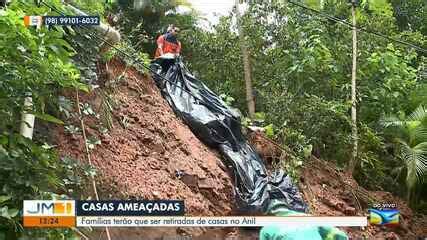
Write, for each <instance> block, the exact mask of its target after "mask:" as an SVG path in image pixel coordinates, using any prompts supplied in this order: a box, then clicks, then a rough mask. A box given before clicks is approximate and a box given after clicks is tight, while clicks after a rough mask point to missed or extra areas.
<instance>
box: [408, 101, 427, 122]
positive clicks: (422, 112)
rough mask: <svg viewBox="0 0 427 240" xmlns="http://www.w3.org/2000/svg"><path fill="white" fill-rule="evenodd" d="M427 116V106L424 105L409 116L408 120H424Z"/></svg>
mask: <svg viewBox="0 0 427 240" xmlns="http://www.w3.org/2000/svg"><path fill="white" fill-rule="evenodd" d="M426 118H427V108H425V107H424V106H423V105H420V106H418V107H417V108H416V109H415V110H414V111H413V112H412V113H411V115H409V117H408V121H419V122H422V121H424V120H425V119H426Z"/></svg>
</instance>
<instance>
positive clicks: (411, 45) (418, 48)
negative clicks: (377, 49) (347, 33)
mask: <svg viewBox="0 0 427 240" xmlns="http://www.w3.org/2000/svg"><path fill="white" fill-rule="evenodd" d="M288 2H289V3H291V4H293V5H295V6H298V7H300V8H303V9H306V10H309V11H311V12H314V13H316V14H318V15H321V16H322V17H325V18H327V19H329V20H331V21H334V22H337V23H341V24H344V25H346V26H347V27H350V28H353V24H351V23H349V22H347V21H345V20H343V19H340V18H337V17H335V16H331V15H328V14H326V13H323V12H322V11H319V10H317V9H313V8H310V7H308V6H306V5H304V4H301V3H296V2H293V1H291V0H288ZM356 30H357V31H361V32H366V33H370V34H373V35H376V36H378V37H382V38H385V39H387V40H390V41H393V42H397V43H399V44H402V45H406V46H408V47H411V48H413V49H415V50H418V51H420V52H424V53H427V49H424V48H422V47H420V46H417V45H414V44H412V43H409V42H405V41H402V40H400V39H395V38H392V37H389V36H387V35H385V34H382V33H378V32H375V31H372V30H369V29H367V28H366V27H356Z"/></svg>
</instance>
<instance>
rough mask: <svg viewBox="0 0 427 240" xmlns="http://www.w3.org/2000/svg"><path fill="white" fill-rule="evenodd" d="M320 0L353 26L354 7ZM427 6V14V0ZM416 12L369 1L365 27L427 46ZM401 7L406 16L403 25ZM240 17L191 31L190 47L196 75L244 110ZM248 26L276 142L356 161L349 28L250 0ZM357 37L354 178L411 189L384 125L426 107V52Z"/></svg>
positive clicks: (258, 93) (361, 12) (256, 78)
mask: <svg viewBox="0 0 427 240" xmlns="http://www.w3.org/2000/svg"><path fill="white" fill-rule="evenodd" d="M313 2H315V3H314V4H313V3H310V2H309V1H307V4H310V5H311V6H312V7H314V8H316V9H320V10H321V11H323V12H325V13H327V14H329V15H332V16H336V17H339V18H341V19H343V20H346V21H350V20H349V19H350V18H349V17H350V16H351V14H350V9H349V5H348V4H347V1H323V2H322V3H323V4H322V5H320V4H318V1H313ZM420 4H422V6H423V7H424V8H425V5H426V4H425V3H420ZM418 8H419V6H415V4H414V5H412V4H406V3H403V2H402V3H398V2H397V1H394V2H393V4H391V3H388V2H386V1H361V5H360V6H359V8H358V10H357V21H358V24H359V26H363V27H364V28H366V29H368V30H372V31H380V33H381V34H385V35H387V36H390V37H392V38H396V39H402V40H404V41H408V42H411V43H413V44H416V45H418V46H420V47H422V48H424V49H425V48H426V47H427V37H426V35H425V33H423V26H421V25H419V23H420V22H422V21H424V20H425V14H424V15H423V14H421V13H419V12H418V11H419V9H418ZM403 9H404V11H406V15H405V16H407V17H408V18H405V19H403V17H402V11H403ZM412 12H413V13H414V14H415V13H416V14H415V15H412ZM399 14H400V15H399ZM421 18H424V19H421ZM233 19H234V16H233V15H230V16H228V17H224V18H222V19H221V21H220V23H219V24H218V25H217V26H215V28H214V30H213V31H206V30H204V29H197V28H196V29H195V30H194V31H192V32H189V33H187V34H185V36H184V38H185V44H184V46H191V47H187V48H185V47H184V51H186V56H187V60H188V61H189V62H190V65H191V69H192V70H193V71H194V72H195V74H197V75H198V77H200V78H201V79H203V80H204V81H206V82H207V84H208V85H209V86H210V87H212V89H214V90H215V91H217V92H219V93H224V94H225V95H228V96H231V97H233V99H236V101H235V102H234V106H236V107H238V108H239V109H246V103H245V97H244V96H245V92H244V91H245V88H244V81H243V68H242V66H243V64H242V58H241V52H240V49H239V41H238V36H237V33H236V32H237V31H236V30H235V26H234V21H233ZM415 23H417V24H415ZM243 24H244V29H245V32H246V41H247V43H248V45H249V49H250V57H251V64H252V75H253V82H254V96H255V101H256V108H257V111H258V112H263V113H264V114H263V115H265V118H266V119H265V120H266V121H265V122H264V124H267V125H268V124H273V126H274V132H275V137H276V139H277V140H279V141H282V142H283V143H285V144H287V145H289V146H290V147H291V148H292V149H293V150H295V152H297V153H298V152H300V153H302V152H304V149H312V152H313V154H315V155H317V156H318V157H321V158H323V159H326V160H331V161H335V162H336V163H337V164H338V165H339V166H341V167H344V166H345V165H346V164H347V163H348V159H349V158H350V156H351V145H350V144H351V142H350V140H351V139H350V136H351V134H350V133H351V122H350V108H351V104H350V102H349V99H350V87H351V85H350V83H351V82H350V73H351V52H352V50H351V31H350V29H349V28H348V26H346V25H343V24H339V23H336V22H334V21H331V20H326V19H325V18H323V17H321V16H318V15H316V14H314V13H313V12H311V11H308V10H304V9H302V8H299V7H298V6H295V5H292V4H291V3H283V2H282V3H277V2H275V1H265V2H263V3H258V2H257V3H250V4H249V8H248V10H247V11H246V12H245V14H244V16H243ZM358 38H359V41H358V45H359V46H358V47H359V48H358V71H357V74H358V75H357V84H358V95H357V96H358V108H357V110H358V128H359V142H360V146H359V154H358V159H359V163H360V164H359V165H358V169H357V172H356V178H357V179H358V180H359V182H360V183H361V184H362V185H364V186H365V187H367V188H371V189H377V188H384V189H385V190H388V191H392V192H395V193H402V192H405V191H409V190H408V188H406V187H405V180H404V179H401V178H399V177H397V175H396V174H397V173H396V171H395V169H397V168H400V167H402V166H403V167H404V166H406V165H405V161H404V160H403V159H402V158H401V156H400V155H399V154H396V151H394V149H395V148H398V145H394V144H393V139H394V137H393V136H390V135H389V134H385V133H384V129H383V127H382V126H381V124H380V120H381V119H382V117H383V116H384V115H389V114H397V113H399V112H401V113H407V114H409V113H411V112H412V111H413V110H415V108H417V107H418V106H419V105H422V104H424V105H425V104H427V102H426V98H425V89H426V88H425V86H426V81H427V80H426V74H425V71H426V59H427V58H426V54H425V53H422V52H417V51H416V50H414V49H412V48H410V47H407V46H404V45H401V44H399V43H396V42H393V41H391V40H388V39H384V38H381V37H378V36H375V35H372V34H369V33H364V32H359V37H358ZM301 155H302V154H301ZM423 167H424V168H425V166H423ZM420 189H421V188H420ZM402 190H405V191H402ZM424 195H425V193H424ZM417 196H420V194H418V195H417ZM424 199H425V198H424Z"/></svg>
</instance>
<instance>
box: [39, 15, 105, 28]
mask: <svg viewBox="0 0 427 240" xmlns="http://www.w3.org/2000/svg"><path fill="white" fill-rule="evenodd" d="M43 23H44V25H62V26H64V25H68V26H94V25H99V23H100V19H99V16H44V17H43Z"/></svg>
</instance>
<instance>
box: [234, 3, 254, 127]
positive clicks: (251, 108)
mask: <svg viewBox="0 0 427 240" xmlns="http://www.w3.org/2000/svg"><path fill="white" fill-rule="evenodd" d="M236 23H237V31H238V34H239V40H240V48H241V49H242V55H243V71H244V74H245V86H246V102H247V104H248V112H249V117H250V118H251V119H254V117H255V101H254V96H253V93H252V78H251V65H250V62H249V52H248V48H247V46H246V41H245V35H244V32H243V28H242V24H241V19H240V11H239V0H236Z"/></svg>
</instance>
